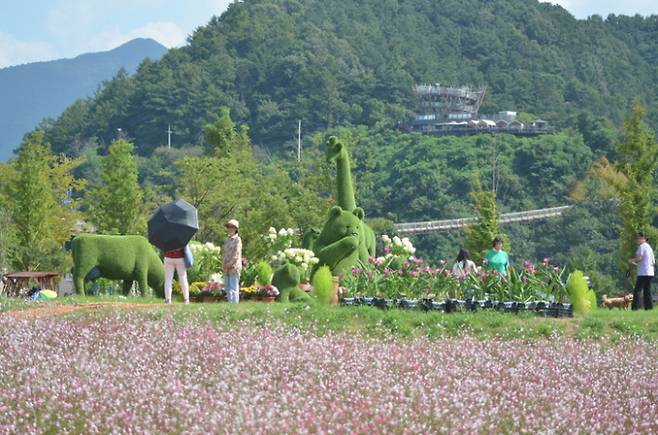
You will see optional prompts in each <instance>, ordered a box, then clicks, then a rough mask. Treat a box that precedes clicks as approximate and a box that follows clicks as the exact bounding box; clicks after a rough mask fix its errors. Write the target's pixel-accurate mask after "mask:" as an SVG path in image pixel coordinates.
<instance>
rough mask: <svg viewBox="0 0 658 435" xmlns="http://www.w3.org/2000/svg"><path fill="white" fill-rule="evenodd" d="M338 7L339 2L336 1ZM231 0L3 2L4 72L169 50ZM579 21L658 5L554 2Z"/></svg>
mask: <svg viewBox="0 0 658 435" xmlns="http://www.w3.org/2000/svg"><path fill="white" fill-rule="evenodd" d="M328 1H329V0H328ZM336 1H340V0H336ZM229 3H231V0H22V1H19V0H0V68H3V67H7V66H11V65H19V64H23V63H28V62H35V61H42V60H52V59H60V58H70V57H75V56H77V55H79V54H82V53H88V52H96V51H105V50H110V49H112V48H115V47H117V46H119V45H121V44H123V43H124V42H127V41H129V40H131V39H133V38H137V37H148V38H153V39H155V40H156V41H158V42H160V43H161V44H163V45H165V46H166V47H168V48H172V47H179V46H182V45H184V44H185V41H186V38H187V36H188V35H189V34H191V33H192V32H193V31H194V29H196V28H197V27H199V26H203V25H205V24H206V23H207V22H208V21H209V20H210V18H211V17H212V16H213V15H221V13H222V12H224V11H225V10H226V8H227V7H228V4H229ZM551 3H557V4H560V5H562V6H563V7H564V8H565V9H567V10H568V11H569V12H571V13H572V14H573V15H574V16H575V17H576V18H587V17H588V16H589V15H592V14H599V15H601V16H603V17H606V16H607V15H608V14H611V13H614V14H626V15H635V14H638V13H639V14H640V15H651V14H658V0H556V1H551Z"/></svg>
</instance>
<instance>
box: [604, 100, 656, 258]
mask: <svg viewBox="0 0 658 435" xmlns="http://www.w3.org/2000/svg"><path fill="white" fill-rule="evenodd" d="M645 113H646V111H645V109H644V107H642V105H640V104H639V103H636V104H635V105H634V106H633V109H632V112H631V114H630V116H629V117H628V119H627V120H626V122H625V123H624V140H623V141H621V142H619V143H618V144H617V145H616V146H615V154H616V161H615V162H614V163H613V165H608V164H607V161H606V160H604V161H602V162H600V163H599V164H598V166H597V168H596V173H597V175H598V176H599V177H600V178H601V179H602V180H603V181H604V182H605V183H606V184H607V185H608V186H609V187H610V188H611V190H612V193H613V195H615V196H616V197H617V198H619V201H620V207H619V215H620V218H621V231H620V254H621V258H622V267H624V268H625V267H627V263H626V262H625V261H624V260H625V259H627V258H630V257H631V256H632V255H633V252H634V251H635V249H636V244H635V236H636V234H637V232H638V231H643V232H645V233H647V236H648V237H649V239H650V240H657V238H656V236H658V230H656V228H655V227H654V226H653V225H652V223H653V218H654V216H655V214H656V207H655V201H656V186H655V180H654V177H655V175H656V174H655V172H656V168H657V167H658V144H657V143H656V141H655V137H654V133H653V131H652V130H650V129H649V128H648V127H647V126H646V125H645V124H644V117H645Z"/></svg>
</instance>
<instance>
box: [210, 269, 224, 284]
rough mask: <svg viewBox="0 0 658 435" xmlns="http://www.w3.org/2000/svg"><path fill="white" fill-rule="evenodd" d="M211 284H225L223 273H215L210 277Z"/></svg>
mask: <svg viewBox="0 0 658 435" xmlns="http://www.w3.org/2000/svg"><path fill="white" fill-rule="evenodd" d="M208 281H210V282H216V283H218V284H222V283H223V282H224V278H223V277H222V274H221V273H219V272H218V273H213V274H212V275H210V278H209V279H208Z"/></svg>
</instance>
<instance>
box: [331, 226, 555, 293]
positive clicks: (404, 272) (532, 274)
mask: <svg viewBox="0 0 658 435" xmlns="http://www.w3.org/2000/svg"><path fill="white" fill-rule="evenodd" d="M382 240H383V243H384V256H382V257H370V258H369V264H368V265H367V266H365V267H354V268H353V269H352V270H351V272H350V273H348V274H346V275H345V276H343V277H342V280H341V282H342V284H343V286H344V287H345V288H346V292H347V295H348V296H354V297H356V296H373V297H382V298H385V299H430V298H431V299H437V298H438V299H449V300H454V299H461V300H485V299H488V300H496V301H510V302H523V303H527V302H530V301H548V302H566V301H567V298H568V295H567V291H566V284H565V283H564V282H563V279H562V276H563V274H564V270H563V269H562V268H560V267H559V266H557V265H555V264H551V262H550V260H549V259H548V258H545V259H544V260H543V261H542V262H541V263H540V264H537V265H535V264H533V263H532V262H530V261H525V262H524V265H523V268H521V269H520V270H516V269H515V268H513V267H510V269H509V271H508V274H507V275H506V276H503V275H501V274H500V273H499V272H496V271H493V270H492V271H490V270H487V269H486V264H483V265H482V267H479V268H477V270H473V271H471V272H470V273H467V274H465V275H463V276H459V275H455V274H454V273H453V265H452V264H449V263H447V262H446V261H445V260H441V261H439V262H438V264H429V263H428V262H426V261H425V260H424V259H422V258H417V257H415V256H413V254H414V253H415V248H414V247H413V245H412V244H411V242H409V240H408V239H406V238H404V239H400V238H398V237H393V238H390V237H388V236H386V235H384V236H382Z"/></svg>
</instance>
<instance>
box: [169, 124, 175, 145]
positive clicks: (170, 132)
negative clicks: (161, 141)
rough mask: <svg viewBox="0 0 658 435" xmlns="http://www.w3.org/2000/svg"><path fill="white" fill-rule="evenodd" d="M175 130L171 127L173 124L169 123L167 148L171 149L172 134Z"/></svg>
mask: <svg viewBox="0 0 658 435" xmlns="http://www.w3.org/2000/svg"><path fill="white" fill-rule="evenodd" d="M173 132H174V131H173V130H172V129H171V124H168V125H167V148H169V149H171V134H172V133H173Z"/></svg>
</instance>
